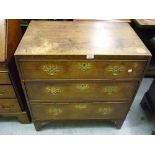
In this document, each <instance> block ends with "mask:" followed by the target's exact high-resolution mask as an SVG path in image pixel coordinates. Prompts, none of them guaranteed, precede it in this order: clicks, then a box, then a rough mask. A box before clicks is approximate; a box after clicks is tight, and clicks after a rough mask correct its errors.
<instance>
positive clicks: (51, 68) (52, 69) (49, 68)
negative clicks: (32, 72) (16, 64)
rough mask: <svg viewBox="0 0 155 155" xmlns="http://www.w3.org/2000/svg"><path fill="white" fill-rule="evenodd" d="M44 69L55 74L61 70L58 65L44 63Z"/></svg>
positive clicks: (50, 73)
mask: <svg viewBox="0 0 155 155" xmlns="http://www.w3.org/2000/svg"><path fill="white" fill-rule="evenodd" d="M42 70H43V71H44V72H46V73H47V74H49V75H55V74H56V73H58V72H60V69H59V67H58V66H57V65H50V66H48V65H44V66H43V67H42Z"/></svg>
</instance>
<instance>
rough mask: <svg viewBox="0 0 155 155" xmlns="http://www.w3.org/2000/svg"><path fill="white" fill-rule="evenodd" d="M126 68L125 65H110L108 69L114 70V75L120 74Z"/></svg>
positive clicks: (109, 70)
mask: <svg viewBox="0 0 155 155" xmlns="http://www.w3.org/2000/svg"><path fill="white" fill-rule="evenodd" d="M124 70H125V67H124V66H108V67H107V71H108V72H112V75H118V74H119V73H121V72H123V71H124Z"/></svg>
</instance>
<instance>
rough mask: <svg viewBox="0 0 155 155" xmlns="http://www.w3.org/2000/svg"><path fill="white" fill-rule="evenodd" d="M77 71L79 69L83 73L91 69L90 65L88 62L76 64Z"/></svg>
mask: <svg viewBox="0 0 155 155" xmlns="http://www.w3.org/2000/svg"><path fill="white" fill-rule="evenodd" d="M77 67H78V69H80V70H81V71H83V72H85V71H87V70H89V69H91V68H92V64H91V63H88V62H84V63H78V64H77Z"/></svg>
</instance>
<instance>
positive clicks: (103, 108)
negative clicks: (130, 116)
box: [31, 103, 128, 120]
mask: <svg viewBox="0 0 155 155" xmlns="http://www.w3.org/2000/svg"><path fill="white" fill-rule="evenodd" d="M31 109H32V115H33V118H34V120H51V119H53V120H54V119H59V120H61V119H62V120H65V119H70V120H73V119H121V118H123V117H125V115H126V113H127V110H128V105H127V104H126V103H117V104H116V103H72V104H68V103H67V104H45V105H43V104H31Z"/></svg>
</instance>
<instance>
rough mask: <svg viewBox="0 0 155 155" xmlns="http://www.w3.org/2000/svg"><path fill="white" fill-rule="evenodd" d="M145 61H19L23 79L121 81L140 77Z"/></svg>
mask: <svg viewBox="0 0 155 155" xmlns="http://www.w3.org/2000/svg"><path fill="white" fill-rule="evenodd" d="M145 65H146V61H123V60H120V61H116V60H115V61H114V60H113V61H110V60H109V61H63V60H61V61H60V60H59V61H54V60H51V61H21V62H20V68H21V71H22V76H23V79H25V80H31V79H122V78H139V77H141V75H142V73H143V70H144V67H145Z"/></svg>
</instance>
